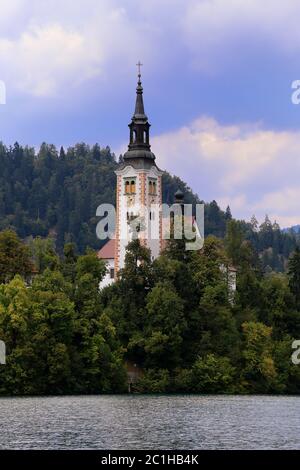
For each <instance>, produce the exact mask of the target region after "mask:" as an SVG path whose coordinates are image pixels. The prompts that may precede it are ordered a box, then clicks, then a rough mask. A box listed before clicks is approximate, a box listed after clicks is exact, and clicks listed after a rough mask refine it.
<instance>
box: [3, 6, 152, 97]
mask: <svg viewBox="0 0 300 470" xmlns="http://www.w3.org/2000/svg"><path fill="white" fill-rule="evenodd" d="M21 4H22V2H21V3H20V5H21ZM27 7H28V3H27ZM29 10H30V15H29V14H28V12H27V14H25V12H24V18H23V23H22V24H21V25H19V26H18V28H17V33H16V34H15V35H14V36H13V37H10V36H9V35H2V36H1V35H0V62H1V64H2V74H4V77H3V78H5V80H6V81H7V83H8V84H9V86H10V87H11V88H17V89H19V90H21V91H23V92H27V93H30V94H33V95H36V96H48V95H53V94H55V93H57V92H60V93H61V94H62V93H64V92H65V91H66V90H68V89H69V88H70V87H73V86H76V85H78V83H82V82H83V81H85V80H88V79H89V78H91V77H94V76H99V77H100V78H101V77H102V78H107V77H108V76H109V75H111V79H112V80H113V79H114V77H115V70H116V69H117V68H119V69H120V70H122V68H123V67H124V65H126V66H127V64H128V63H132V66H131V67H132V68H133V67H134V65H135V63H136V60H137V57H139V52H140V51H141V50H143V54H144V55H143V57H145V56H146V57H147V56H150V47H149V44H150V43H149V41H145V44H142V43H141V41H140V36H141V34H140V31H139V29H140V26H139V24H134V23H132V22H131V20H130V19H129V16H128V12H127V11H126V9H124V8H123V7H122V6H120V4H119V2H114V1H112V2H108V1H103V0H101V1H95V0H88V1H85V2H83V1H81V0H75V1H73V2H70V1H69V0H65V2H63V4H62V3H61V2H58V1H57V0H52V2H49V3H48V2H47V3H45V2H36V1H35V0H34V1H33V2H32V5H31V7H29ZM7 15H9V11H8V10H7ZM21 16H22V15H21ZM11 21H12V20H11ZM147 44H148V45H147ZM154 53H155V51H153V56H154ZM111 64H114V68H113V70H112V68H111ZM1 78H2V77H1Z"/></svg>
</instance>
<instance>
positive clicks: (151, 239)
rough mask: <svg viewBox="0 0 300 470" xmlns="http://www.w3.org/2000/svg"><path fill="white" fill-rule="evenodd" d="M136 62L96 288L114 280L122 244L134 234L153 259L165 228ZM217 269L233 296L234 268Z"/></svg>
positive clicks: (121, 259) (122, 256)
mask: <svg viewBox="0 0 300 470" xmlns="http://www.w3.org/2000/svg"><path fill="white" fill-rule="evenodd" d="M140 65H141V64H140V63H139V64H138V67H139V73H138V83H137V88H136V103H135V110H134V114H133V116H132V119H131V123H130V124H129V145H128V150H127V152H126V153H125V154H124V156H123V161H122V162H121V163H120V164H119V167H118V169H117V170H116V175H117V188H116V230H115V237H114V238H113V239H109V240H108V242H107V243H106V244H105V245H104V246H103V247H102V248H101V250H99V252H98V257H99V258H101V259H103V260H104V261H105V263H106V265H107V272H106V275H105V277H104V279H103V280H102V281H101V283H100V289H102V288H103V287H106V286H109V285H110V284H112V283H113V282H114V281H115V280H116V278H117V275H118V272H119V270H120V269H122V268H123V267H124V264H125V254H126V247H127V245H128V243H129V242H130V241H131V240H132V239H133V238H134V237H136V238H138V239H139V240H140V242H141V244H143V245H144V246H146V247H147V248H149V249H150V251H151V257H152V260H154V259H156V258H157V257H158V256H159V255H160V253H161V251H162V250H163V248H164V246H165V245H164V243H165V240H164V236H163V235H164V234H165V232H166V230H168V228H167V225H168V221H166V220H165V219H164V218H163V216H162V175H163V172H162V171H161V170H160V169H159V168H158V166H157V165H156V161H155V160H156V158H155V155H154V153H153V152H152V151H151V145H150V123H149V121H148V117H147V115H146V114H145V109H144V101H143V87H142V82H141V73H140ZM175 196H176V195H175ZM177 197H178V200H177V201H176V200H175V202H176V203H179V204H182V203H183V194H182V193H181V192H180V191H178V194H177ZM185 218H186V216H185ZM166 222H167V224H166ZM190 222H191V225H192V228H193V231H194V232H195V236H196V237H199V238H201V234H200V231H199V228H198V225H197V222H196V220H195V218H192V220H191V221H190ZM220 269H221V271H222V272H223V273H224V275H225V276H226V278H227V283H228V290H229V293H230V295H231V297H232V298H233V296H234V293H235V290H236V269H235V268H234V267H232V266H223V265H222V266H220Z"/></svg>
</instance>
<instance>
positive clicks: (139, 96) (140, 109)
mask: <svg viewBox="0 0 300 470" xmlns="http://www.w3.org/2000/svg"><path fill="white" fill-rule="evenodd" d="M134 118H135V119H145V118H146V119H147V116H146V115H145V109H144V100H143V87H142V82H141V74H140V73H139V75H138V84H137V87H136V102H135V111H134V115H133V119H134Z"/></svg>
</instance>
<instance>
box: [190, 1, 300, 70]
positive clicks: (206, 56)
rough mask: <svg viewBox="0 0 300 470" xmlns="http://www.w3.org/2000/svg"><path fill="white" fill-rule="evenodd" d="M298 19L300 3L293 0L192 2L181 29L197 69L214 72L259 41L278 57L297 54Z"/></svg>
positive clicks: (238, 57) (299, 31)
mask: <svg viewBox="0 0 300 470" xmlns="http://www.w3.org/2000/svg"><path fill="white" fill-rule="evenodd" d="M299 15H300V3H299V2H297V1H294V0H286V1H284V2H282V1H281V0H265V1H261V0H203V1H198V0H191V1H189V2H187V9H186V12H185V15H184V16H183V19H182V29H183V31H184V38H185V42H186V44H187V46H188V48H189V49H190V51H192V53H193V62H194V65H195V66H196V67H197V68H201V69H202V70H206V71H210V72H211V71H212V72H215V71H216V70H217V69H218V68H220V66H221V67H222V65H224V63H228V62H229V63H231V62H232V61H235V60H236V59H237V60H239V59H240V58H242V57H243V55H241V54H236V51H237V50H238V49H243V48H245V44H246V47H247V49H248V48H249V47H251V43H252V44H253V45H255V44H257V41H258V40H259V41H260V44H261V45H262V47H272V48H273V49H274V50H275V51H276V52H277V53H278V52H281V53H283V54H288V55H289V54H291V53H292V54H298V51H299V46H300V30H299V21H298V19H299ZM250 38H251V40H250V41H249V39H250ZM226 52H227V53H226ZM228 52H230V53H228ZM216 57H217V59H218V60H217V61H216Z"/></svg>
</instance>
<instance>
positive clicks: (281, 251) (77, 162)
mask: <svg viewBox="0 0 300 470" xmlns="http://www.w3.org/2000/svg"><path fill="white" fill-rule="evenodd" d="M116 167H117V161H116V158H115V156H114V154H112V153H111V151H110V149H109V147H105V148H100V146H99V145H97V144H96V145H94V146H93V147H90V146H88V145H86V144H84V143H80V144H77V145H75V146H74V147H70V148H69V149H68V150H66V151H65V150H64V149H63V148H61V149H60V150H59V151H58V150H57V149H56V148H55V146H53V145H47V144H42V145H41V147H40V149H39V151H38V152H36V151H35V150H34V149H33V148H29V147H21V146H20V145H18V144H17V143H16V144H15V145H14V146H13V147H9V148H7V147H5V146H4V145H3V144H0V229H2V230H3V229H6V228H11V229H13V230H15V231H16V232H17V234H18V235H19V236H20V237H21V238H22V239H25V240H28V239H29V238H30V237H37V236H40V237H48V236H50V237H51V238H52V239H53V240H54V241H55V246H56V249H57V251H58V253H60V254H62V252H63V247H64V244H65V243H69V242H72V243H75V245H76V249H77V250H78V252H79V253H84V252H85V250H86V248H87V247H88V246H89V247H92V248H94V249H97V248H100V247H101V243H103V242H100V241H99V240H97V238H96V234H95V229H96V225H97V222H98V220H97V218H96V208H97V207H98V205H100V204H102V203H111V204H114V203H115V185H116V177H115V174H114V170H115V169H116ZM177 189H181V190H182V191H183V192H184V193H185V202H186V203H196V202H199V200H200V199H199V197H198V196H197V195H195V194H193V192H192V191H191V189H190V188H188V187H187V185H186V184H185V183H184V182H183V181H182V180H180V178H178V177H176V176H171V175H170V174H168V173H165V174H164V177H163V201H164V202H166V203H169V204H171V203H173V201H174V193H175V192H176V190H177ZM200 197H201V195H200ZM231 219H232V215H231V212H230V209H229V208H227V210H226V211H225V212H224V211H222V210H221V209H220V208H219V206H218V204H217V202H216V201H212V202H210V203H207V204H206V206H205V232H206V236H207V235H214V236H216V237H219V238H224V237H225V232H226V224H227V222H228V221H229V220H231ZM240 226H241V229H242V232H243V237H244V238H246V239H248V240H249V241H251V243H252V245H253V247H254V249H255V250H256V252H257V254H258V255H259V256H260V259H261V262H262V269H263V270H265V271H266V272H270V271H272V270H275V271H284V270H286V268H287V261H288V258H289V255H290V254H291V253H292V251H293V250H294V249H295V247H296V244H297V237H298V236H299V235H298V234H297V233H295V232H291V231H290V232H284V233H283V232H282V231H281V230H280V228H279V226H278V225H277V224H276V223H272V222H271V221H270V220H269V219H268V217H266V220H265V222H264V223H263V224H262V225H261V226H258V223H257V221H256V220H255V218H252V220H251V222H249V223H246V222H243V221H242V222H240Z"/></svg>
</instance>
